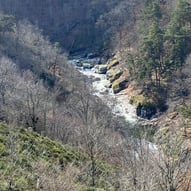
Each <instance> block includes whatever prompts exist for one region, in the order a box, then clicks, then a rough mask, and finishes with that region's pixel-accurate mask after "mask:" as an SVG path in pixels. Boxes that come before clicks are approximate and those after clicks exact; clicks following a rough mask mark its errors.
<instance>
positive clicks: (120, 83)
mask: <svg viewBox="0 0 191 191" xmlns="http://www.w3.org/2000/svg"><path fill="white" fill-rule="evenodd" d="M127 83H128V80H127V79H124V78H119V79H117V80H116V81H115V82H114V83H113V84H112V89H113V93H115V94H116V93H119V92H120V91H121V90H123V89H125V88H126V87H127Z"/></svg>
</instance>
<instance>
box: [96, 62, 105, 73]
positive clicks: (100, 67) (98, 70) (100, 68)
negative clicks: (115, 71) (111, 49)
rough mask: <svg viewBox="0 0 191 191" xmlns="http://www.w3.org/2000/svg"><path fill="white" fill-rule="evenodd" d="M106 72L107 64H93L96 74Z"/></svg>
mask: <svg viewBox="0 0 191 191" xmlns="http://www.w3.org/2000/svg"><path fill="white" fill-rule="evenodd" d="M106 72H107V65H103V64H102V65H96V66H95V73H98V74H106Z"/></svg>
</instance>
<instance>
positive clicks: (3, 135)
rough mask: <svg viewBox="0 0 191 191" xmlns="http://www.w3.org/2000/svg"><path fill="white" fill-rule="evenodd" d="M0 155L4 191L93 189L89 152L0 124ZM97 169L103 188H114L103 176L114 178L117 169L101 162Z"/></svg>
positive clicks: (0, 170)
mask: <svg viewBox="0 0 191 191" xmlns="http://www.w3.org/2000/svg"><path fill="white" fill-rule="evenodd" d="M0 152H1V154H0V189H1V190H2V191H3V190H12V191H16V190H19V191H22V190H23V191H25V190H31V191H32V190H46V191H49V190H50V191H52V190H58V191H61V190H65V191H72V190H74V191H77V190H83V191H85V190H89V189H93V188H90V187H89V186H88V185H89V180H88V176H87V175H86V173H87V171H88V168H89V165H90V164H89V160H90V159H89V157H88V156H87V154H86V153H84V152H82V151H80V150H77V149H75V148H72V147H69V146H67V145H62V144H61V143H59V142H56V141H52V140H50V139H49V138H47V137H43V136H40V135H39V134H37V133H34V132H32V131H30V130H26V129H22V128H16V127H10V126H8V125H6V124H4V123H0ZM96 166H97V168H98V169H99V171H97V175H96V177H97V178H96V179H97V181H98V182H99V181H100V183H99V184H100V187H101V188H103V189H104V187H105V186H106V187H107V186H108V187H109V185H110V186H111V187H112V184H113V183H112V182H107V181H105V180H106V179H105V180H104V176H105V175H106V174H107V176H109V175H111V174H112V173H111V172H112V171H114V168H113V167H112V166H110V165H109V164H107V163H105V162H103V161H101V160H100V161H99V163H97V164H96ZM104 174H105V175H104ZM86 176H87V177H86ZM104 181H105V182H104ZM113 182H114V181H113ZM110 183H111V184H110ZM104 184H105V185H104ZM97 185H98V184H97ZM94 189H96V188H94Z"/></svg>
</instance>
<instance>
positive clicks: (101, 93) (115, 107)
mask: <svg viewBox="0 0 191 191" xmlns="http://www.w3.org/2000/svg"><path fill="white" fill-rule="evenodd" d="M80 60H81V61H80V62H82V63H83V62H86V63H87V62H89V59H86V58H85V59H84V58H83V59H81V58H80ZM69 63H71V64H73V65H75V67H76V64H77V63H79V59H70V60H69ZM77 68H78V70H79V71H80V72H81V73H82V74H84V75H85V76H87V77H88V78H89V79H91V80H90V81H92V89H93V94H94V95H96V96H98V97H100V98H101V99H102V100H103V101H104V103H106V104H107V105H108V106H109V107H110V108H111V109H112V112H113V113H114V114H115V115H117V116H122V117H124V118H125V120H126V121H127V122H128V123H129V124H131V126H132V127H133V126H135V125H136V124H137V122H138V121H139V120H140V118H138V117H137V115H136V108H135V107H134V106H133V105H132V104H130V103H129V98H128V95H126V94H125V93H124V92H123V91H121V92H119V93H117V94H114V93H113V90H112V88H109V84H110V82H109V81H108V80H107V78H106V75H105V74H98V73H95V70H94V68H92V69H83V67H77ZM143 121H145V120H143ZM120 131H121V132H122V133H123V135H124V136H125V137H128V135H127V131H126V129H121V130H120ZM143 143H144V145H145V146H146V147H147V148H148V147H149V148H150V149H151V150H152V151H153V150H155V151H156V149H157V146H156V145H155V144H153V143H151V142H149V141H146V140H145V139H142V144H143Z"/></svg>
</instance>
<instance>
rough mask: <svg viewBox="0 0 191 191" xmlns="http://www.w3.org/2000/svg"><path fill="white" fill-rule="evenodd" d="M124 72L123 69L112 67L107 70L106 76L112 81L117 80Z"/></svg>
mask: <svg viewBox="0 0 191 191" xmlns="http://www.w3.org/2000/svg"><path fill="white" fill-rule="evenodd" d="M122 74H123V71H121V70H120V69H111V70H109V71H107V73H106V77H107V79H108V80H109V81H110V82H111V83H112V82H114V81H115V80H117V79H118V78H119V77H120V76H121V75H122Z"/></svg>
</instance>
